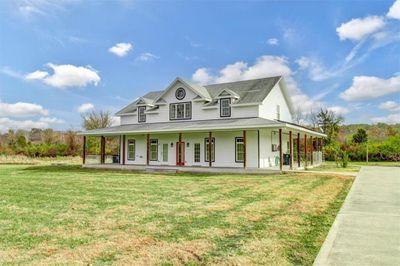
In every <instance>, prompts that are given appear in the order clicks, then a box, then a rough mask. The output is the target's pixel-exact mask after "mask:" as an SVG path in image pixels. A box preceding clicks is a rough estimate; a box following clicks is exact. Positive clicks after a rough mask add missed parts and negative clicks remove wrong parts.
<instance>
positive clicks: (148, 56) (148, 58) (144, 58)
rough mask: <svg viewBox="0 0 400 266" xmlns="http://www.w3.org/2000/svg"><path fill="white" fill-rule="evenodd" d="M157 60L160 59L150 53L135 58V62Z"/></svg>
mask: <svg viewBox="0 0 400 266" xmlns="http://www.w3.org/2000/svg"><path fill="white" fill-rule="evenodd" d="M159 58H160V57H159V56H156V55H155V54H152V53H142V54H140V55H139V56H138V57H136V60H138V61H143V62H148V61H153V60H156V59H159Z"/></svg>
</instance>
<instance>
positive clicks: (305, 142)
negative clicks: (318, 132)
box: [304, 134, 307, 168]
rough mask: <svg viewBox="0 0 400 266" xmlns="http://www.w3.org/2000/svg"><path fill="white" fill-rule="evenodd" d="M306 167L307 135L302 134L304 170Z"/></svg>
mask: <svg viewBox="0 0 400 266" xmlns="http://www.w3.org/2000/svg"><path fill="white" fill-rule="evenodd" d="M306 166H307V134H304V168H306Z"/></svg>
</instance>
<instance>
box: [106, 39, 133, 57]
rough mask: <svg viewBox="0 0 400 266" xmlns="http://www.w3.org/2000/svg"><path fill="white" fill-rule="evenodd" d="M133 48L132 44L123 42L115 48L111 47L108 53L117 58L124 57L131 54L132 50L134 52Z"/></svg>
mask: <svg viewBox="0 0 400 266" xmlns="http://www.w3.org/2000/svg"><path fill="white" fill-rule="evenodd" d="M132 47H133V46H132V44H130V43H126V42H121V43H117V44H116V45H114V46H113V47H110V48H109V49H108V51H109V52H110V53H113V54H115V55H116V56H119V57H124V56H126V55H127V54H128V53H129V51H130V50H132Z"/></svg>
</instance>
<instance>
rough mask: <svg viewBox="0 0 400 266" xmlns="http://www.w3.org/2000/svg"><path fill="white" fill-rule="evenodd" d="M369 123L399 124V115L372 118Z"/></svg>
mask: <svg viewBox="0 0 400 266" xmlns="http://www.w3.org/2000/svg"><path fill="white" fill-rule="evenodd" d="M371 121H372V122H373V123H386V124H399V123H400V114H390V115H388V116H377V117H372V118H371Z"/></svg>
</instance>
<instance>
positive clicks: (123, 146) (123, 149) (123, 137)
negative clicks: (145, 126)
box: [121, 135, 136, 164]
mask: <svg viewBox="0 0 400 266" xmlns="http://www.w3.org/2000/svg"><path fill="white" fill-rule="evenodd" d="M135 149H136V147H135ZM125 156H126V137H125V135H122V156H121V158H122V164H125V160H126V159H125Z"/></svg>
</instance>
